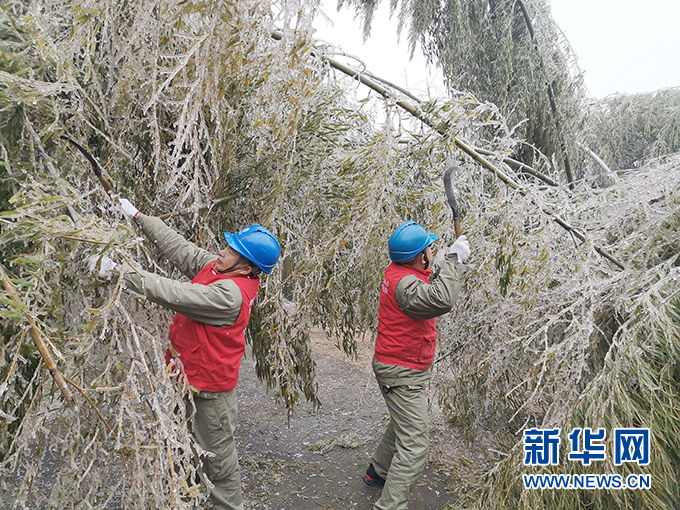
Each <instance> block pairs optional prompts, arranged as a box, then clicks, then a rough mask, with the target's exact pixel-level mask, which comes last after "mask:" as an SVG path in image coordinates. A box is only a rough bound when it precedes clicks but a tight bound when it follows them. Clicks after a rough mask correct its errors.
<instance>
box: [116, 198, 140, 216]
mask: <svg viewBox="0 0 680 510" xmlns="http://www.w3.org/2000/svg"><path fill="white" fill-rule="evenodd" d="M119 201H120V208H121V209H122V210H123V212H124V213H125V214H126V215H128V216H129V217H130V218H135V217H136V216H137V215H138V214H139V209H137V208H136V207H135V206H134V205H132V202H130V201H129V200H128V199H127V198H121V199H120V200H119Z"/></svg>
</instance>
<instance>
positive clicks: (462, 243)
mask: <svg viewBox="0 0 680 510" xmlns="http://www.w3.org/2000/svg"><path fill="white" fill-rule="evenodd" d="M449 253H455V254H456V255H458V262H460V263H462V264H465V263H466V262H467V260H468V259H469V258H470V243H469V242H468V240H467V237H465V236H460V237H459V238H458V239H456V242H455V243H453V244H452V245H451V247H450V248H449Z"/></svg>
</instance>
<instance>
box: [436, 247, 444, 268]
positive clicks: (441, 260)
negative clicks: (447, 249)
mask: <svg viewBox="0 0 680 510" xmlns="http://www.w3.org/2000/svg"><path fill="white" fill-rule="evenodd" d="M445 260H446V253H444V250H437V254H436V255H435V256H434V265H435V266H437V267H442V266H443V265H444V261H445Z"/></svg>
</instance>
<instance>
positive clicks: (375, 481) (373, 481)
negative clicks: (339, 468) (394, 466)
mask: <svg viewBox="0 0 680 510" xmlns="http://www.w3.org/2000/svg"><path fill="white" fill-rule="evenodd" d="M362 478H363V479H364V483H365V484H366V485H368V486H369V487H372V488H374V489H382V488H383V487H384V486H385V479H384V478H383V477H382V476H380V475H378V473H376V472H375V468H374V467H373V463H371V464H369V465H368V469H367V470H366V473H364V476H363V477H362Z"/></svg>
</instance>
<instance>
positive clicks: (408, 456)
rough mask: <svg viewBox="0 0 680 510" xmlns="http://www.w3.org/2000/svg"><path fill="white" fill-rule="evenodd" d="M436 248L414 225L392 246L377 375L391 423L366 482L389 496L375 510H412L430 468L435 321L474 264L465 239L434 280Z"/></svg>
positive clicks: (455, 245)
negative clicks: (412, 499) (430, 384)
mask: <svg viewBox="0 0 680 510" xmlns="http://www.w3.org/2000/svg"><path fill="white" fill-rule="evenodd" d="M436 240H437V235H436V234H432V233H430V232H428V231H427V230H425V229H424V228H423V227H422V226H421V225H419V224H418V223H416V222H415V221H408V222H406V223H404V224H402V225H400V226H399V227H397V229H396V230H395V231H394V232H393V233H392V235H391V236H390V238H389V241H388V243H387V244H388V249H389V254H390V259H391V260H392V263H391V264H390V265H389V266H388V267H387V269H386V270H385V279H384V281H383V283H382V285H381V287H380V299H379V310H378V334H377V337H376V342H375V355H374V357H373V372H374V374H375V377H376V380H377V382H378V386H379V388H380V392H381V393H382V396H383V398H384V400H385V403H386V404H387V409H388V411H389V413H390V422H389V424H388V425H387V429H386V430H385V432H384V434H383V436H382V439H381V441H380V444H379V445H378V447H377V449H376V451H375V453H374V454H373V457H372V458H371V463H370V464H369V466H368V469H367V470H366V472H365V474H364V475H363V479H364V482H365V483H366V484H367V485H369V486H370V487H374V488H381V489H382V493H381V495H380V499H378V501H377V502H376V503H375V505H374V507H373V508H374V509H375V510H396V509H405V508H407V505H408V499H409V496H410V492H411V488H412V487H413V485H414V484H415V482H416V481H417V479H418V477H419V476H420V475H421V473H422V471H423V469H424V467H425V462H426V461H427V452H428V449H429V444H430V439H429V434H430V422H429V419H428V416H427V397H426V395H425V387H426V385H427V383H428V381H429V380H430V378H431V374H432V361H433V359H434V354H435V349H436V343H437V326H436V317H438V316H440V315H443V314H445V313H447V312H449V311H451V309H452V308H453V305H454V303H455V301H456V298H457V297H458V294H459V293H460V290H461V286H462V282H463V277H464V275H465V274H466V273H467V271H468V270H469V268H468V266H467V265H466V262H467V260H468V257H469V256H470V244H469V242H468V240H467V239H466V238H465V236H460V237H459V238H458V239H457V240H456V242H455V243H453V245H452V246H451V247H450V248H449V250H448V252H447V253H446V255H445V256H444V257H443V260H442V261H441V264H440V266H441V267H440V270H439V272H438V273H437V275H436V276H433V273H432V270H431V269H430V263H431V262H432V244H433V243H434V242H435V241H436Z"/></svg>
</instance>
